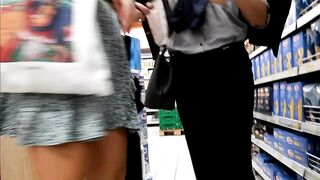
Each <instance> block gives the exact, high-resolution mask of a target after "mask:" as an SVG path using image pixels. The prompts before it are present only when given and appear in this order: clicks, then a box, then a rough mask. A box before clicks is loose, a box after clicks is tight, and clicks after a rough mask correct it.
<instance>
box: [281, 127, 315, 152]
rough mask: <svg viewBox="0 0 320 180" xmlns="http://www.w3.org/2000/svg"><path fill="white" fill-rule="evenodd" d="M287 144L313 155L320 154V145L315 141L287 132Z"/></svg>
mask: <svg viewBox="0 0 320 180" xmlns="http://www.w3.org/2000/svg"><path fill="white" fill-rule="evenodd" d="M285 138H286V143H287V145H288V146H289V147H292V148H295V149H297V150H299V151H302V152H309V153H311V154H318V153H319V145H318V143H316V142H315V141H314V140H313V139H310V138H307V137H303V136H302V135H300V134H295V133H291V132H285Z"/></svg>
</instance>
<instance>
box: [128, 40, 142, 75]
mask: <svg viewBox="0 0 320 180" xmlns="http://www.w3.org/2000/svg"><path fill="white" fill-rule="evenodd" d="M140 49H141V48H140V40H139V39H136V38H131V44H130V69H134V70H141V50H140Z"/></svg>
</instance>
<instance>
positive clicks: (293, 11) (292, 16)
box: [284, 1, 299, 27]
mask: <svg viewBox="0 0 320 180" xmlns="http://www.w3.org/2000/svg"><path fill="white" fill-rule="evenodd" d="M298 14H299V13H298V12H297V8H296V2H295V1H291V6H290V10H289V14H288V17H287V20H286V23H285V25H284V27H288V26H290V25H291V24H293V23H295V22H296V21H297V18H298Z"/></svg>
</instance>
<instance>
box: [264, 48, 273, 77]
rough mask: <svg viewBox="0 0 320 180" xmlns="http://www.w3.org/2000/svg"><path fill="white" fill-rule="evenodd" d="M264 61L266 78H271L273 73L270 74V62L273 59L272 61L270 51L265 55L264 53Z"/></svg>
mask: <svg viewBox="0 0 320 180" xmlns="http://www.w3.org/2000/svg"><path fill="white" fill-rule="evenodd" d="M263 60H264V71H265V76H269V75H270V74H271V73H270V68H271V67H270V62H271V59H270V51H269V50H266V51H265V52H264V53H263Z"/></svg>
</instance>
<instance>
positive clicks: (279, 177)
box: [275, 170, 297, 180]
mask: <svg viewBox="0 0 320 180" xmlns="http://www.w3.org/2000/svg"><path fill="white" fill-rule="evenodd" d="M275 179H276V180H297V179H296V177H295V176H293V175H292V174H289V173H288V172H286V171H285V170H279V171H278V172H277V174H276V178H275Z"/></svg>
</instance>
